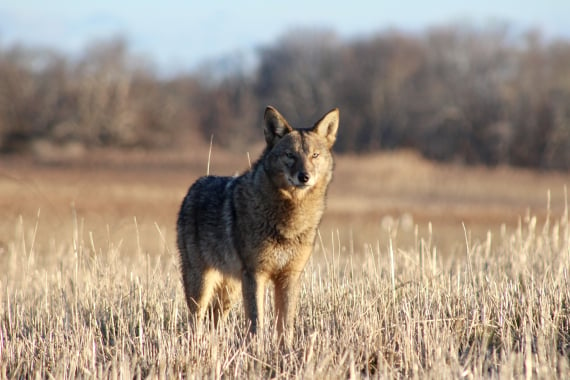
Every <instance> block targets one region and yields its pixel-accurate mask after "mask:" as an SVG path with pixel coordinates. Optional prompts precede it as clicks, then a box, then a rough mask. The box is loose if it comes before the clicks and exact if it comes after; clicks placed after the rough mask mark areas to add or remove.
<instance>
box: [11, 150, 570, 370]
mask: <svg viewBox="0 0 570 380" xmlns="http://www.w3.org/2000/svg"><path fill="white" fill-rule="evenodd" d="M256 154H257V151H254V152H252V154H251V156H252V157H255V156H256ZM204 157H207V152H206V154H204V152H194V153H193V154H189V155H188V156H183V157H180V156H177V155H175V154H162V155H160V157H157V156H147V155H144V154H142V153H133V154H131V155H127V156H124V155H121V154H109V153H105V155H103V154H102V153H101V155H98V154H92V156H91V157H89V158H88V159H86V158H82V159H80V160H77V161H72V162H67V161H66V162H65V163H64V162H63V161H60V160H58V159H50V160H49V162H47V163H46V162H42V163H38V162H35V161H32V160H31V159H21V158H6V159H2V161H0V210H2V215H1V216H2V218H1V220H0V268H2V269H1V272H0V377H7V378H13V377H32V376H41V377H55V378H65V377H92V376H93V377H125V378H129V377H130V378H132V377H139V376H140V377H147V376H150V377H190V378H194V377H195V378H203V377H206V376H207V377H214V378H218V377H222V376H224V377H230V378H243V377H275V378H293V377H294V378H297V377H303V378H307V377H308V378H346V377H351V378H352V377H406V378H408V377H409V378H473V377H474V378H478V377H503V378H510V377H527V378H530V377H536V378H552V377H558V378H568V377H570V366H569V364H570V363H569V359H570V306H569V305H570V286H569V283H568V281H569V280H568V267H569V264H570V242H569V238H570V231H569V225H568V210H567V207H566V204H567V202H566V201H565V185H566V184H567V183H568V182H570V181H569V180H570V176H569V175H567V174H556V173H537V172H532V171H525V170H513V169H508V168H497V169H486V168H465V167H461V166H457V165H435V164H433V163H429V162H426V161H423V160H422V159H420V158H418V157H417V156H415V155H413V154H411V153H407V152H400V153H394V154H382V155H375V156H367V157H339V158H338V160H337V167H336V171H335V180H334V182H333V184H332V185H331V189H330V192H329V202H328V209H327V212H326V216H325V219H324V220H323V224H322V226H321V228H320V237H319V239H318V241H317V244H316V248H315V253H314V255H313V258H312V259H311V261H310V263H309V265H308V267H307V269H306V271H305V274H304V277H303V289H302V296H301V305H300V310H301V312H300V314H299V316H298V319H297V324H296V325H297V330H296V331H295V335H294V347H293V348H292V349H291V350H287V351H283V350H279V349H278V348H277V347H276V346H275V343H274V341H273V340H272V339H270V338H267V339H265V340H262V341H256V340H254V341H247V340H246V339H245V337H244V335H243V326H244V323H245V322H244V318H243V312H242V310H241V307H236V308H235V309H234V311H233V312H232V313H230V317H229V319H228V320H227V322H226V323H225V324H223V325H222V326H219V327H218V329H217V330H213V329H206V330H205V331H204V332H201V333H199V334H193V333H191V332H189V330H188V314H187V310H186V305H185V304H184V300H183V294H182V287H181V284H180V279H179V274H178V268H177V252H176V249H175V245H174V239H175V236H174V223H175V219H176V212H177V208H178V205H179V202H180V201H181V199H182V197H183V195H184V193H185V192H186V189H187V187H188V185H189V184H190V183H191V182H192V181H193V180H194V179H195V178H196V177H197V176H199V175H202V174H205V172H206V161H207V159H205V158H204ZM247 165H248V162H247V158H246V157H245V155H244V156H243V157H234V156H231V155H229V154H225V153H220V152H216V151H214V154H213V158H212V163H211V167H210V171H211V172H212V173H216V174H233V173H234V172H236V171H240V170H242V169H243V168H245V167H247ZM268 297H269V298H270V297H271V296H268ZM270 301H271V300H270V299H268V300H267V302H270ZM268 309H269V308H268ZM268 313H269V314H271V313H272V312H271V311H268ZM268 318H271V316H270V315H268ZM267 328H268V329H270V328H271V326H270V325H269V326H268V327H267ZM269 332H270V331H268V333H269ZM265 335H266V336H267V337H269V336H270V335H271V334H265Z"/></svg>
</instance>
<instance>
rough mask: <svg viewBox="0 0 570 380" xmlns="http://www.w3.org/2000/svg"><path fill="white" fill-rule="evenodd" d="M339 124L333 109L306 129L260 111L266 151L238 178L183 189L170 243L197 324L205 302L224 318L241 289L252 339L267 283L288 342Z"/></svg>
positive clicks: (201, 181)
mask: <svg viewBox="0 0 570 380" xmlns="http://www.w3.org/2000/svg"><path fill="white" fill-rule="evenodd" d="M338 122H339V112H338V110H337V109H334V110H332V111H330V112H329V113H327V114H326V115H325V116H324V117H323V118H322V119H321V120H319V121H318V122H317V123H316V124H315V125H314V126H313V127H312V128H307V129H293V128H292V127H291V126H290V125H289V124H288V123H287V121H286V120H285V118H283V116H281V114H279V112H277V110H275V109H274V108H272V107H267V109H266V111H265V129H264V134H265V140H266V143H267V145H266V148H265V150H264V151H263V153H262V155H261V157H260V158H259V159H258V161H257V162H256V163H255V164H254V165H253V166H252V168H251V169H250V170H248V171H246V172H245V173H243V174H242V175H240V176H238V177H217V176H207V177H202V178H200V179H198V180H197V181H196V182H195V183H194V184H193V185H192V187H190V190H189V191H188V194H187V195H186V197H185V198H184V201H183V202H182V206H181V208H180V213H179V215H178V223H177V231H178V237H177V243H178V248H179V251H180V265H181V271H182V281H183V285H184V292H185V295H186V301H187V303H188V307H189V308H190V311H191V312H192V313H193V314H195V315H196V317H197V321H198V322H199V321H200V320H201V319H202V318H203V317H204V314H205V312H206V310H207V308H208V306H209V305H210V304H212V302H211V301H212V300H213V301H214V302H213V304H212V306H213V317H214V322H217V321H218V320H219V319H220V318H221V317H223V316H225V315H226V314H227V312H228V311H229V309H230V308H231V306H232V305H233V304H234V302H235V301H236V300H237V299H238V297H239V293H240V289H241V291H242V294H243V302H244V307H245V311H246V315H247V317H248V319H249V321H250V323H251V325H250V330H251V332H252V333H255V332H256V331H257V330H258V329H260V328H261V327H262V326H263V301H264V294H265V285H266V283H267V281H272V282H273V283H274V285H275V315H276V317H277V330H278V333H279V336H280V337H282V336H283V335H284V338H285V339H286V340H287V341H288V340H290V337H291V332H292V331H291V327H292V324H293V321H294V318H295V312H296V306H297V299H298V295H299V276H300V274H301V272H302V270H303V268H304V267H305V264H306V262H307V259H308V258H309V256H310V254H311V252H312V249H313V245H314V241H315V236H316V231H317V227H318V225H319V223H320V220H321V217H322V215H323V211H324V208H325V196H326V191H327V188H328V185H329V182H330V181H331V178H332V170H333V158H332V154H331V148H332V146H333V143H334V141H335V139H336V132H337V129H338ZM285 332H286V333H285Z"/></svg>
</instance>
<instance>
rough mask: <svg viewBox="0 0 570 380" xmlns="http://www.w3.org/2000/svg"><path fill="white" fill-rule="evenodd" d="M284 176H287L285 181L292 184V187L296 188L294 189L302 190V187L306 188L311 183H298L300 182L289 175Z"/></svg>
mask: <svg viewBox="0 0 570 380" xmlns="http://www.w3.org/2000/svg"><path fill="white" fill-rule="evenodd" d="M286 178H287V182H289V184H290V185H291V186H293V187H294V188H296V189H301V190H302V189H307V188H309V187H311V184H310V183H300V182H296V181H295V180H294V179H293V178H291V177H289V176H286Z"/></svg>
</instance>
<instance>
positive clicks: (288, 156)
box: [285, 152, 295, 160]
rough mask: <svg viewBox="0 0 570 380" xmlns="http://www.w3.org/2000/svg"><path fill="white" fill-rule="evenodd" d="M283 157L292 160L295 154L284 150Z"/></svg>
mask: <svg viewBox="0 0 570 380" xmlns="http://www.w3.org/2000/svg"><path fill="white" fill-rule="evenodd" d="M285 157H287V158H289V159H291V160H292V159H293V158H295V155H294V154H293V153H291V152H285Z"/></svg>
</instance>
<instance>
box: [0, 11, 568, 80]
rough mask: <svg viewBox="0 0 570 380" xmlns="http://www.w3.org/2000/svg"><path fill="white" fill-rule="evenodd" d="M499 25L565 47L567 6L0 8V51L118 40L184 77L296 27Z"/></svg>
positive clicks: (347, 32) (343, 32) (351, 32)
mask: <svg viewBox="0 0 570 380" xmlns="http://www.w3.org/2000/svg"><path fill="white" fill-rule="evenodd" d="M458 22H459V23H461V22H467V23H472V24H474V25H482V26H484V25H486V23H493V22H507V23H509V25H511V26H512V27H514V28H515V29H517V30H521V31H522V30H527V29H530V28H538V29H540V30H541V31H542V32H543V33H544V35H545V36H547V37H559V36H561V37H566V38H570V1H569V0H478V1H457V0H429V1H425V0H424V1H421V0H414V1H405V0H401V1H397V0H396V1H394V0H352V1H342V2H335V1H330V0H329V1H322V0H318V1H309V0H289V1H287V2H284V1H279V2H278V1H261V0H243V1H224V0H221V1H213V0H210V1H204V0H200V1H193V0H186V1H182V0H161V1H147V0H121V1H117V0H98V1H77V0H73V1H72V0H51V1H45V0H0V45H1V46H6V45H8V46H10V45H12V44H15V43H19V44H23V45H25V46H31V47H48V48H55V49H56V50H59V51H62V52H64V53H66V54H70V55H79V54H80V53H81V51H82V50H83V49H84V48H85V47H86V46H87V44H88V43H89V42H93V41H96V40H102V39H108V38H112V37H115V36H121V37H123V38H125V39H126V40H127V42H128V44H129V48H130V50H131V51H132V52H133V53H136V54H137V55H141V56H144V57H145V58H147V59H148V60H149V61H150V62H153V63H154V64H155V66H156V67H157V68H158V69H159V70H160V71H163V72H164V71H189V70H192V69H195V68H197V67H199V66H200V65H203V63H204V62H208V61H213V60H215V59H218V58H220V57H223V56H226V55H232V54H236V53H246V54H247V53H250V52H253V51H255V49H256V48H258V47H260V46H266V45H269V44H272V43H274V42H275V41H276V40H277V39H278V38H279V37H280V36H282V35H283V34H285V33H286V32H288V31H291V30H294V29H296V28H302V29H305V28H315V29H327V30H331V31H334V32H336V33H337V34H338V35H339V36H340V37H342V38H356V37H366V36H368V35H372V34H374V33H375V32H379V31H382V30H386V29H389V28H397V29H402V30H405V31H410V32H421V31H422V30H425V29H426V28H429V27H431V26H437V25H442V24H449V23H458Z"/></svg>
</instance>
